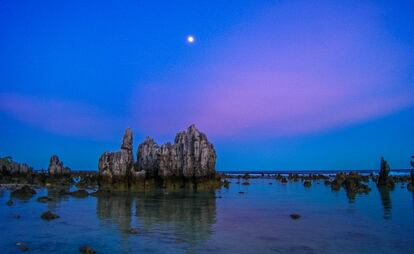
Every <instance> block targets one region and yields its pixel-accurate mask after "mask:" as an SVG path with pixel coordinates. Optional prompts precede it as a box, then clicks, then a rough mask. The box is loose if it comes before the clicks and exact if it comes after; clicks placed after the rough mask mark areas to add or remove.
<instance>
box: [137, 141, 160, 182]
mask: <svg viewBox="0 0 414 254" xmlns="http://www.w3.org/2000/svg"><path fill="white" fill-rule="evenodd" d="M159 150H160V147H159V146H158V145H157V143H155V142H154V140H153V139H152V138H150V137H147V138H146V139H145V141H144V142H143V143H142V144H140V145H139V146H138V152H137V169H138V170H143V171H145V173H146V176H147V177H155V176H157V175H158V160H159V156H160V154H159Z"/></svg>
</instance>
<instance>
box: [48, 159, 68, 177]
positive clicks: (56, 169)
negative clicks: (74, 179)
mask: <svg viewBox="0 0 414 254" xmlns="http://www.w3.org/2000/svg"><path fill="white" fill-rule="evenodd" d="M48 172H49V174H50V175H66V174H70V168H68V167H65V166H63V161H60V160H59V157H58V156H57V155H52V157H50V162H49V167H48Z"/></svg>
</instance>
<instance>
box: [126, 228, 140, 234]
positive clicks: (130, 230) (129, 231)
mask: <svg viewBox="0 0 414 254" xmlns="http://www.w3.org/2000/svg"><path fill="white" fill-rule="evenodd" d="M128 233H129V234H131V235H136V234H138V233H139V231H138V229H136V228H130V229H129V230H128Z"/></svg>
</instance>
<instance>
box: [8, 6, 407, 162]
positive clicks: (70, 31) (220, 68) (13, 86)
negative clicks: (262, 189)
mask: <svg viewBox="0 0 414 254" xmlns="http://www.w3.org/2000/svg"><path fill="white" fill-rule="evenodd" d="M413 13H414V2H412V1H398V2H397V1H392V2H391V1H342V2H341V1H317V2H313V3H312V2H311V1H174V3H173V2H172V1H76V0H73V1H12V0H0V122H1V125H0V155H11V156H12V157H14V158H15V160H17V161H21V162H27V163H29V164H31V165H33V166H34V167H36V168H41V167H43V168H46V167H47V165H48V160H49V157H50V156H51V155H52V154H53V153H56V154H58V155H59V156H60V157H61V159H62V160H63V161H64V162H65V164H67V165H68V166H70V167H72V168H74V169H96V168H97V160H98V157H99V155H100V154H101V153H102V152H104V151H106V150H117V149H118V148H119V145H120V144H119V143H120V139H121V137H122V134H123V130H124V128H125V127H131V128H132V129H133V131H134V139H135V146H137V145H138V143H139V142H141V141H142V140H143V139H144V137H145V136H147V135H150V136H153V137H154V138H155V139H156V140H157V141H158V142H159V143H162V142H165V141H172V140H173V138H174V136H175V133H177V132H178V131H180V130H183V129H185V128H186V127H187V126H188V125H189V124H191V123H195V124H196V125H197V126H198V127H199V129H201V130H202V131H203V132H205V133H206V134H207V135H208V137H209V139H210V140H211V141H212V142H213V143H214V144H215V147H216V149H217V152H218V162H217V168H218V169H221V170H236V169H255V170H260V169H350V168H352V169H366V168H377V167H378V164H379V158H380V156H381V155H384V157H385V158H386V159H387V160H388V161H389V162H390V164H391V167H392V168H408V166H409V159H410V156H411V155H412V154H414V121H413V119H414V33H413V31H414V15H413ZM188 35H193V36H195V38H196V41H195V43H194V44H189V43H187V42H186V37H187V36H188Z"/></svg>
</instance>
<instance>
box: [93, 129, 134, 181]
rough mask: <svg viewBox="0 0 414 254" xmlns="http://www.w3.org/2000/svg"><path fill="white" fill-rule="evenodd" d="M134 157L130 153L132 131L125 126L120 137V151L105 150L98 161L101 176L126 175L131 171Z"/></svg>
mask: <svg viewBox="0 0 414 254" xmlns="http://www.w3.org/2000/svg"><path fill="white" fill-rule="evenodd" d="M133 166H134V158H133V153H132V131H131V129H129V128H127V129H126V130H125V133H124V137H123V139H122V144H121V151H118V152H105V153H103V154H102V155H101V157H100V158H99V162H98V168H99V174H100V175H102V176H109V177H113V176H126V175H128V174H130V173H131V172H132V168H133Z"/></svg>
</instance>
